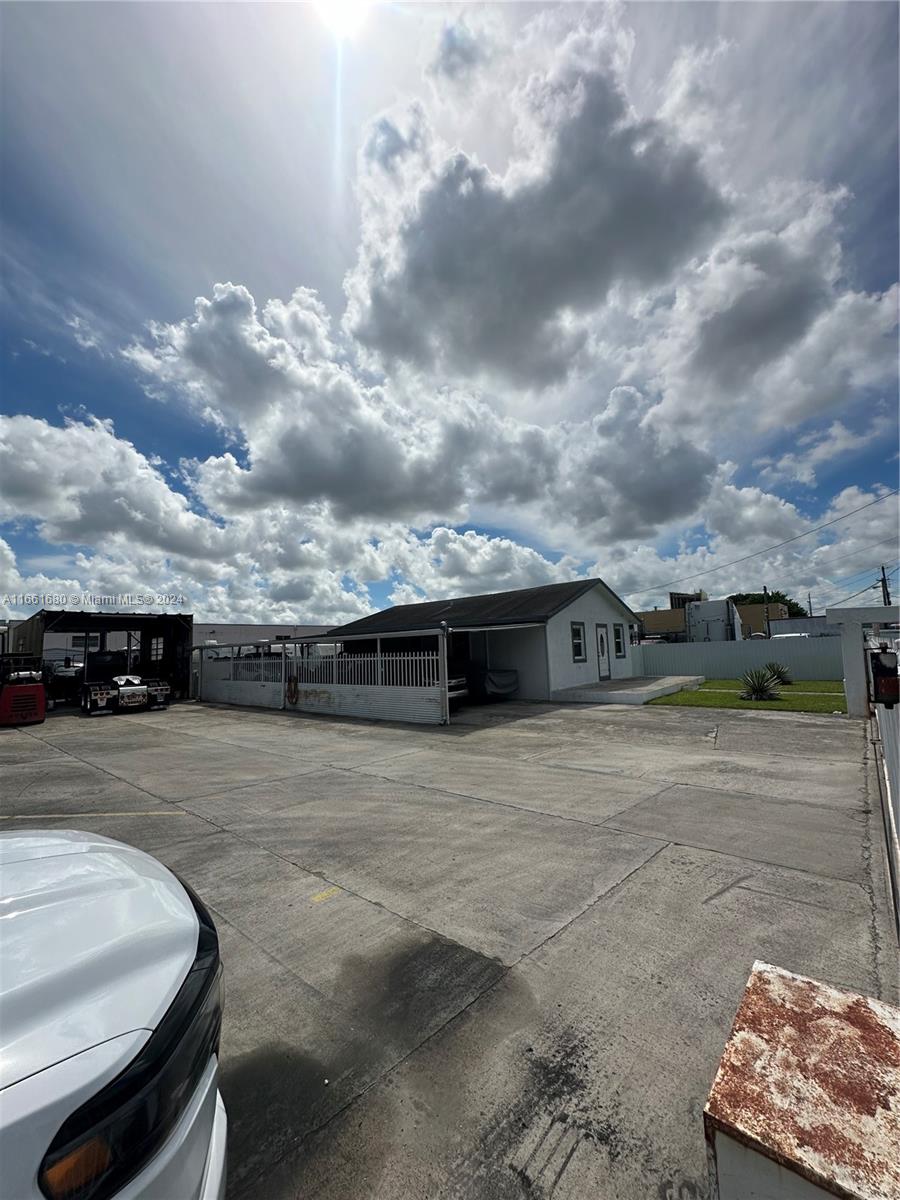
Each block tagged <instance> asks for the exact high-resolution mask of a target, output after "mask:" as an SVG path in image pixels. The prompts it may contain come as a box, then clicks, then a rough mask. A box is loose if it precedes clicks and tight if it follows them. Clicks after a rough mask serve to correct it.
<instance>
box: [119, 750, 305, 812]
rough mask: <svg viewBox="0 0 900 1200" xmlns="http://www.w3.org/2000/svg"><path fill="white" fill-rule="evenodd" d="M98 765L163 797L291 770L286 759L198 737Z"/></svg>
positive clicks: (258, 779) (199, 792) (121, 755)
mask: <svg viewBox="0 0 900 1200" xmlns="http://www.w3.org/2000/svg"><path fill="white" fill-rule="evenodd" d="M103 766H104V769H105V770H106V771H108V772H109V773H110V774H112V775H115V776H117V777H118V778H119V779H124V780H127V781H128V782H132V783H136V784H139V785H140V786H141V787H142V788H144V789H145V790H146V791H148V792H151V793H152V794H153V795H155V796H160V797H162V798H164V799H167V800H182V799H187V798H189V797H191V796H205V795H209V794H210V793H212V792H216V791H221V790H222V789H223V788H226V787H229V786H232V787H239V786H240V785H241V784H246V783H259V784H263V783H265V782H266V781H267V780H270V779H279V778H280V779H285V778H289V777H290V776H292V775H294V774H296V773H297V768H296V763H295V761H294V760H293V759H291V758H290V757H286V756H282V755H277V754H273V753H272V752H271V751H269V750H265V749H263V750H252V749H248V748H240V747H237V748H236V747H233V746H227V745H224V744H222V745H218V744H213V743H209V742H206V741H204V740H202V739H196V740H192V741H191V742H189V743H188V744H186V745H176V746H173V747H171V749H169V750H168V751H167V752H166V753H160V751H159V750H157V749H155V748H154V749H148V750H131V751H124V752H115V753H111V754H106V755H104V757H103Z"/></svg>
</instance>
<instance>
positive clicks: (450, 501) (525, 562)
mask: <svg viewBox="0 0 900 1200" xmlns="http://www.w3.org/2000/svg"><path fill="white" fill-rule="evenodd" d="M488 47H490V49H488ZM632 50H633V38H632V36H631V34H630V32H629V31H628V29H627V26H626V25H625V23H624V20H623V19H622V17H621V13H620V12H619V10H617V9H615V8H606V7H604V8H603V9H602V10H601V9H600V8H599V7H597V8H588V9H586V10H584V9H581V8H578V9H576V8H575V6H558V7H556V8H554V9H552V10H550V11H547V12H541V13H538V14H537V15H535V16H534V17H530V16H529V17H528V19H527V20H526V21H525V23H524V25H522V26H521V27H520V32H519V34H518V35H517V40H516V41H515V42H514V43H513V44H512V46H504V45H501V43H500V41H499V40H496V39H495V40H491V39H490V38H488V39H487V40H486V39H485V36H484V30H482V29H481V28H480V27H476V19H475V17H473V16H471V14H469V13H468V12H467V13H466V15H465V18H460V19H458V20H457V21H456V22H455V23H454V24H452V25H449V26H447V27H446V28H445V29H444V32H443V34H442V36H441V39H440V42H439V44H438V47H437V51H436V57H435V58H434V61H433V64H432V68H431V77H430V78H431V87H430V89H426V94H425V95H423V96H421V97H419V98H418V99H414V100H413V101H412V102H411V103H406V104H401V105H400V107H399V108H395V109H393V110H392V111H390V112H387V113H383V114H380V115H376V116H375V117H374V119H373V120H372V122H371V124H370V126H369V129H368V132H367V134H366V136H365V138H364V140H363V144H362V146H361V148H360V153H359V160H358V171H359V174H358V197H359V206H360V213H361V231H360V247H359V254H358V258H357V261H356V263H355V265H354V266H353V268H352V269H351V271H350V272H349V273H348V276H347V278H346V280H345V291H346V297H347V311H346V313H345V315H344V319H343V321H341V322H340V323H337V324H334V323H333V322H332V314H331V313H330V312H329V311H328V309H327V307H326V306H325V305H324V304H323V302H322V300H321V299H320V297H319V296H318V295H317V294H316V293H315V292H314V291H313V290H311V289H310V288H307V287H303V286H300V287H297V288H295V289H294V290H293V292H292V293H291V294H290V295H288V297H287V298H286V299H270V300H268V301H265V300H264V296H265V294H266V293H259V294H258V295H257V297H254V295H253V294H252V293H251V291H250V289H249V288H248V287H246V286H243V284H241V283H234V282H221V283H217V284H216V285H215V286H214V287H213V288H212V290H211V292H210V294H208V295H205V296H201V297H200V298H199V299H197V301H196V303H195V306H194V309H193V311H192V312H189V313H187V314H186V315H184V316H183V317H182V319H174V320H169V321H166V322H157V323H152V324H151V325H150V326H149V327H148V328H147V330H146V331H145V333H143V334H141V335H140V336H137V337H134V338H133V339H132V341H131V342H130V344H129V345H128V346H127V347H126V348H125V349H124V351H123V352H122V353H123V356H124V362H125V363H126V364H127V367H128V369H129V370H130V371H133V372H134V373H135V374H136V375H137V377H138V378H139V379H140V380H141V381H142V382H143V385H144V387H145V390H146V392H147V395H148V398H149V399H148V403H149V404H152V405H164V404H166V403H170V402H175V403H178V404H181V405H185V404H186V405H187V406H188V408H189V409H190V411H191V412H192V413H193V414H194V415H195V417H196V418H197V420H198V422H201V423H203V424H204V425H205V428H206V433H207V435H208V438H209V444H210V446H211V448H210V449H209V450H206V451H204V452H203V453H202V454H198V455H197V457H196V458H194V459H192V460H190V461H185V462H180V463H177V464H174V463H173V464H172V465H168V464H166V463H164V462H162V461H161V460H159V459H156V458H154V457H153V456H148V455H145V454H143V453H142V452H141V451H140V449H139V447H137V446H135V445H133V444H131V443H129V442H128V441H126V440H124V439H122V438H120V437H118V436H117V435H116V433H115V430H114V428H113V426H112V425H111V424H110V423H109V422H108V421H99V420H94V419H92V418H88V419H83V420H77V421H69V422H67V423H65V424H63V425H55V424H53V423H51V422H49V421H46V420H38V419H36V418H32V417H15V418H10V419H8V420H7V421H6V422H5V423H4V424H3V425H2V427H0V519H2V520H5V521H7V522H10V523H11V524H12V525H13V527H16V526H17V525H25V526H27V527H29V529H30V527H31V525H32V524H35V525H36V527H37V531H38V533H39V534H40V536H41V537H43V539H44V540H45V541H46V542H47V543H48V544H50V545H51V546H57V547H62V548H64V555H63V560H64V561H63V560H61V561H60V562H59V564H58V566H54V565H53V564H52V563H51V562H50V560H49V559H47V560H46V562H47V564H48V565H47V567H46V572H47V578H48V579H49V578H51V577H54V576H55V575H56V574H59V575H60V576H68V575H71V576H72V577H73V578H74V579H77V580H81V581H83V582H84V583H85V584H90V585H91V586H92V587H96V588H97V589H98V590H99V589H103V588H107V589H108V590H116V591H128V590H139V588H141V587H143V586H146V585H147V584H148V583H149V582H150V581H151V580H152V581H153V583H154V584H160V585H162V584H163V583H165V585H166V590H178V591H183V592H184V593H185V594H186V595H188V596H189V597H190V603H191V605H192V606H193V607H194V609H195V611H197V612H198V613H203V614H204V615H207V616H209V617H210V618H212V619H215V620H226V619H228V618H243V619H247V620H266V621H285V622H294V621H307V620H308V621H318V620H321V621H322V622H323V623H325V622H338V621H341V620H349V619H352V618H354V617H356V616H359V615H361V614H362V613H364V612H366V611H368V610H369V609H370V608H371V607H372V606H373V603H374V601H373V598H372V592H371V587H372V585H374V584H378V585H380V586H381V588H383V589H389V590H390V594H391V596H392V598H393V599H394V600H395V601H397V602H405V601H406V600H409V599H415V598H420V597H422V596H429V597H432V596H435V597H437V596H446V595H452V594H457V593H465V592H470V593H471V592H479V591H491V590H500V589H503V588H507V587H515V586H528V585H531V584H535V583H542V582H548V581H552V580H555V579H566V578H572V577H577V576H579V575H583V574H585V573H597V574H600V575H602V576H603V577H604V578H606V579H608V581H609V582H610V583H611V585H612V586H614V587H615V588H616V589H617V590H618V591H620V592H629V593H634V594H633V596H632V600H633V602H634V603H635V604H638V602H639V600H641V599H642V598H643V601H644V602H646V600H647V588H648V587H649V588H650V589H651V601H650V602H652V595H653V588H657V587H658V588H661V589H662V591H664V590H665V589H664V585H665V583H666V581H667V580H669V579H671V578H673V577H679V576H681V575H691V574H692V573H695V572H697V571H705V570H707V569H708V568H709V567H710V566H716V565H718V564H721V563H723V562H728V561H729V560H730V558H732V557H740V556H742V555H743V554H746V553H755V552H756V551H757V550H759V549H763V548H764V547H766V546H767V545H770V544H772V543H773V542H776V541H780V540H782V539H783V538H785V537H792V536H793V535H794V534H796V533H801V532H804V531H805V530H806V529H808V528H810V527H811V525H812V524H814V523H815V520H818V519H821V517H816V518H815V519H814V518H813V517H812V516H810V515H808V514H806V513H804V512H803V511H801V509H800V508H799V507H798V506H797V505H796V504H792V503H790V502H788V501H786V500H785V499H784V498H783V497H781V496H779V495H778V494H776V492H775V491H774V490H773V489H774V487H775V485H776V484H779V483H782V482H800V483H805V484H808V485H810V486H811V485H812V484H813V483H814V482H815V479H816V472H817V471H820V472H821V470H822V468H823V467H824V465H825V464H827V463H828V462H830V461H831V460H832V459H834V458H835V457H837V456H839V455H849V454H850V453H852V452H853V451H854V450H859V449H862V448H863V447H864V446H868V445H871V444H874V442H875V441H876V440H877V438H878V437H882V436H886V435H887V433H888V432H889V431H890V430H892V429H893V428H894V423H893V418H892V416H890V414H889V413H888V412H887V411H886V410H885V411H884V412H881V415H880V416H879V417H878V418H877V419H876V421H875V422H873V423H872V424H871V425H867V424H866V421H865V420H864V414H866V413H867V412H871V411H872V408H871V406H872V403H873V401H874V402H876V403H877V401H878V399H879V397H880V396H886V395H888V394H891V393H892V392H893V393H894V394H895V385H896V317H897V291H896V289H892V290H889V291H885V292H883V293H881V292H877V291H874V292H866V291H865V290H864V289H863V288H862V287H861V286H859V285H857V284H851V283H850V282H849V280H850V279H852V278H853V273H852V272H851V271H850V270H848V263H847V261H846V258H845V253H844V247H843V246H842V242H841V220H842V217H841V214H842V213H843V212H845V211H846V209H847V206H849V205H851V204H853V202H854V201H853V198H852V197H851V196H850V195H849V194H848V193H847V192H846V191H845V190H844V189H842V188H840V187H833V186H829V187H826V186H825V185H824V184H822V183H820V182H816V181H814V180H813V181H810V180H799V181H791V180H785V179H780V180H778V181H774V182H772V181H766V180H759V181H756V182H755V183H754V184H753V186H752V187H750V186H747V185H746V181H745V185H744V188H743V190H739V189H738V188H737V187H736V186H734V185H733V183H732V182H731V181H730V179H729V172H728V166H729V159H730V157H731V156H733V154H734V152H735V149H734V148H735V146H736V145H739V144H740V138H739V136H738V135H739V132H740V129H741V127H742V125H741V123H742V122H746V120H747V118H748V114H747V113H746V111H745V112H738V111H737V109H736V108H735V106H734V105H733V103H732V102H728V101H725V102H723V100H722V82H723V79H724V78H725V77H726V76H727V61H728V56H729V55H730V54H731V53H732V47H730V46H726V45H725V44H724V43H717V44H715V45H713V46H711V47H710V46H707V47H693V48H690V49H688V50H685V51H684V52H683V53H682V55H681V56H680V57H679V58H678V59H677V60H676V61H675V63H674V66H671V69H670V66H669V64H670V62H671V59H669V60H667V63H666V68H665V69H666V70H669V71H670V73H669V75H668V77H667V79H666V80H664V81H663V86H662V89H661V91H657V92H656V93H655V96H656V100H657V101H659V103H658V106H657V108H656V110H655V111H652V106H651V110H648V109H647V108H646V106H645V108H644V109H642V110H641V111H639V110H638V108H637V107H636V105H635V103H634V101H633V97H632V96H631V95H629V93H628V90H627V88H626V84H625V80H626V78H631V77H632V76H630V75H629V74H628V69H629V62H630V56H631V54H632ZM487 53H491V54H492V59H491V69H490V70H489V71H483V70H478V67H479V66H481V65H483V63H484V61H485V55H486V54H487ZM455 84H459V85H462V86H454V85H455ZM464 89H468V90H467V91H465V92H464ZM429 91H430V93H431V95H430V96H429V94H428V93H429ZM660 96H661V100H659V98H660ZM466 105H471V106H472V107H473V109H474V110H475V111H476V113H478V114H482V115H483V116H484V117H485V121H484V122H482V124H484V123H487V124H490V123H491V122H490V121H487V117H488V116H490V117H491V118H493V116H495V115H496V116H497V119H498V121H503V122H505V124H506V125H507V126H509V130H507V131H505V132H508V138H507V141H508V145H504V146H503V148H502V150H503V152H502V153H497V154H492V153H489V152H486V151H485V150H484V146H485V145H487V147H488V150H490V148H491V147H490V143H489V141H487V142H483V143H482V144H481V152H480V153H479V152H477V151H476V150H475V149H474V148H473V146H472V145H471V144H469V141H468V139H467V138H466V137H464V136H460V137H456V135H455V130H456V129H460V130H465V129H466V128H467V126H466V125H465V122H464V121H463V120H462V117H463V114H464V109H465V106H466ZM475 123H476V122H472V125H473V126H474V124H475ZM448 131H454V132H452V133H450V132H448ZM451 137H452V141H451ZM500 140H501V141H502V139H500ZM67 311H68V310H67ZM86 311H87V310H85V312H81V311H80V310H78V311H76V310H74V309H73V310H72V312H73V313H75V317H74V318H73V321H75V320H77V323H73V321H70V322H69V333H70V336H74V337H75V339H76V340H77V341H79V343H80V344H82V346H83V348H90V349H96V348H97V347H95V346H92V345H89V343H90V342H91V341H92V339H93V338H94V336H95V334H94V330H95V325H94V323H93V322H91V323H90V324H86V323H84V321H86V320H87V318H86V316H85V313H86ZM338 315H339V314H337V313H335V314H334V316H335V317H336V318H337V317H338ZM107 341H108V338H107V337H106V334H105V333H104V334H103V344H104V345H106V343H107ZM120 361H121V360H120ZM838 407H839V408H840V419H837V414H836V413H835V412H834V411H833V410H835V409H836V408H838ZM878 411H880V410H878ZM792 430H793V431H794V432H788V435H787V436H788V437H789V438H790V442H789V443H787V444H786V443H785V433H786V431H792ZM754 460H755V465H756V468H757V472H758V477H757V478H756V479H755V480H753V479H751V480H750V482H749V483H748V482H746V481H744V482H740V483H739V482H737V481H738V480H742V479H743V477H742V476H741V475H740V464H746V463H749V462H753V461H754ZM860 494H862V493H860ZM853 500H854V495H851V494H850V493H849V492H848V493H841V495H840V496H839V497H837V498H835V500H834V502H833V505H834V507H833V511H835V512H836V513H839V512H840V505H842V504H843V505H845V508H846V509H847V510H849V508H850V507H852V506H853ZM824 503H825V502H824V501H822V502H820V503H819V504H818V505H815V504H812V505H810V508H811V509H812V508H815V509H816V511H817V512H821V508H822V505H823V504H824ZM882 508H883V509H885V510H887V509H888V508H889V505H888V504H885V505H884V506H882ZM882 508H878V509H874V510H872V513H873V514H874V513H879V514H881V513H882ZM828 511H829V512H831V511H832V508H829V509H828ZM889 516H890V514H888V515H887V516H884V515H883V514H882V516H880V517H879V520H882V519H883V520H884V521H888V519H889ZM893 520H894V524H896V512H894V514H893ZM851 525H852V526H853V528H854V530H855V519H854V520H852V521H851V522H848V526H847V535H848V543H849V546H850V551H849V552H851V553H854V552H855V551H856V548H857V547H859V546H862V545H863V544H864V543H863V538H864V536H865V535H864V534H858V533H856V532H853V533H852V534H851V533H850V526H851ZM471 526H475V527H476V528H475V529H473V528H471ZM486 529H497V530H504V531H506V532H504V533H503V534H502V535H494V536H492V535H490V534H489V533H487V532H482V531H484V530H486ZM830 540H833V539H829V537H827V536H826V537H824V538H821V539H819V538H816V539H815V540H813V541H811V542H810V543H805V542H800V543H798V544H797V545H796V547H794V548H790V547H789V548H787V549H785V550H784V551H779V552H777V553H776V554H774V555H766V556H764V557H763V558H761V559H760V560H759V562H758V563H757V562H756V561H755V560H754V562H753V565H752V566H750V567H749V568H739V569H737V570H736V571H731V570H730V569H728V570H725V571H722V572H721V573H718V572H717V573H715V574H713V575H710V576H709V577H708V579H707V580H706V582H703V581H701V585H702V586H707V585H709V590H710V591H711V592H712V593H715V591H716V590H725V591H727V590H736V589H738V588H741V589H743V588H744V587H746V586H750V585H751V584H752V583H753V582H754V576H753V574H752V573H753V572H756V577H757V578H767V579H768V580H769V581H770V582H771V583H772V585H773V586H775V584H776V583H777V582H778V581H779V580H782V581H784V582H785V583H790V582H792V580H791V579H790V576H796V577H798V578H801V579H802V580H804V581H807V580H810V579H811V581H810V584H809V586H813V587H816V586H818V584H821V586H822V587H823V589H824V588H826V587H827V586H830V585H829V584H828V578H829V577H828V573H827V572H828V563H827V561H826V562H825V564H824V573H823V572H821V571H820V570H819V567H818V565H817V564H818V560H819V559H820V558H822V555H821V554H819V551H818V550H817V549H816V546H817V545H818V544H819V543H821V548H822V549H824V550H825V551H827V550H828V549H829V543H830ZM535 546H543V547H548V548H549V549H548V550H547V551H546V552H544V551H541V550H538V549H535V548H534V547H535ZM659 547H664V549H660V548H659ZM817 556H818V557H817ZM809 564H815V565H813V566H810V565H809ZM0 567H2V569H3V570H4V571H6V572H7V573H8V574H9V575H10V578H13V577H15V578H17V579H20V580H24V579H27V578H38V577H39V573H40V572H38V575H34V576H29V575H28V571H29V570H38V567H37V566H35V567H34V568H27V569H26V568H25V567H24V566H21V565H16V564H15V563H13V564H12V565H10V564H9V563H8V562H7V561H6V559H2V558H0ZM44 569H45V568H40V570H44ZM748 572H749V573H750V574H749V575H748ZM378 594H379V595H380V594H381V592H379V593H378ZM822 594H823V595H824V594H826V593H825V592H824V591H823V593H822ZM659 596H660V598H662V592H660V593H659Z"/></svg>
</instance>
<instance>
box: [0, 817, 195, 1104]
mask: <svg viewBox="0 0 900 1200" xmlns="http://www.w3.org/2000/svg"><path fill="white" fill-rule="evenodd" d="M198 932H199V922H198V920H197V915H196V913H195V912H194V907H193V905H192V904H191V901H190V898H189V896H188V894H187V892H186V891H185V890H184V888H183V887H182V886H181V884H180V883H179V882H178V880H177V879H176V878H175V876H174V875H173V874H172V873H171V871H169V870H167V869H166V868H165V867H164V866H163V865H162V864H161V863H159V862H157V861H156V859H154V858H151V857H150V856H149V855H148V854H144V853H143V852H142V851H140V850H135V849H134V848H133V847H131V846H125V845H123V844H122V843H121V842H115V841H113V840H112V839H110V838H104V837H98V836H97V835H95V834H89V833H77V832H74V831H71V830H58V831H55V832H38V831H30V832H29V833H27V834H18V833H2V834H0V1088H5V1087H8V1086H9V1085H10V1084H13V1083H16V1082H18V1081H19V1080H20V1079H24V1078H25V1077H26V1076H28V1075H33V1074H34V1073H35V1072H36V1071H42V1070H44V1069H45V1068H46V1067H49V1066H52V1065H53V1064H54V1063H58V1062H61V1061H62V1060H63V1059H65V1058H70V1057H71V1056H72V1055H73V1054H80V1053H81V1052H82V1051H83V1050H87V1049H89V1048H90V1047H92V1046H96V1045H98V1044H99V1043H100V1042H104V1041H107V1040H108V1039H109V1038H114V1037H117V1036H119V1035H120V1034H123V1033H130V1032H132V1031H133V1030H137V1029H147V1030H152V1029H154V1028H155V1027H156V1025H157V1024H158V1022H159V1020H160V1018H161V1017H162V1016H163V1014H164V1013H165V1011H166V1009H167V1008H168V1007H169V1005H170V1004H171V1002H172V1000H173V998H174V996H175V994H176V992H177V991H178V988H179V987H180V986H181V983H182V981H183V980H184V978H185V976H186V975H187V973H188V971H189V969H190V967H191V964H192V963H193V961H194V957H195V955H196V952H197V937H198Z"/></svg>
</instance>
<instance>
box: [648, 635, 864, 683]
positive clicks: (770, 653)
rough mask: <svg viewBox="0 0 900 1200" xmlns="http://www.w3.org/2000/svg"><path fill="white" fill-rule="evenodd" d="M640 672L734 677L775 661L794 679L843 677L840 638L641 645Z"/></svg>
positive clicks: (723, 677)
mask: <svg viewBox="0 0 900 1200" xmlns="http://www.w3.org/2000/svg"><path fill="white" fill-rule="evenodd" d="M640 650H641V655H640V659H641V663H642V666H641V668H640V669H641V671H642V673H643V674H644V675H705V676H706V678H707V679H738V678H740V676H741V675H743V673H744V672H745V671H749V670H751V669H753V668H754V667H764V666H765V665H766V663H770V662H779V663H782V664H783V665H784V666H786V667H787V668H788V670H789V671H790V672H791V674H792V675H793V677H794V678H795V679H843V678H844V660H843V655H842V653H841V639H840V638H778V639H777V640H776V641H768V640H757V639H752V640H750V641H744V642H673V643H668V644H661V645H658V646H647V645H644V646H641V647H640Z"/></svg>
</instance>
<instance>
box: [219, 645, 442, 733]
mask: <svg viewBox="0 0 900 1200" xmlns="http://www.w3.org/2000/svg"><path fill="white" fill-rule="evenodd" d="M228 649H230V648H227V647H219V648H218V650H217V651H216V656H215V657H213V656H212V655H211V654H210V655H207V656H206V657H204V658H203V661H202V662H201V663H199V669H198V672H197V681H198V683H197V686H198V694H199V698H200V699H201V700H207V701H211V702H212V703H214V704H240V705H250V706H253V707H258V708H277V709H287V710H291V709H294V710H298V711H301V712H318V713H329V714H331V715H341V716H357V717H370V718H375V719H376V720H379V719H380V720H390V721H414V722H423V723H426V724H439V723H441V722H442V721H444V720H445V719H446V713H447V702H446V694H445V693H446V688H445V687H442V686H441V681H440V655H439V654H438V653H437V652H436V651H435V652H402V653H396V654H391V653H389V652H388V653H382V654H352V653H350V654H346V653H345V654H335V653H322V654H320V653H317V652H312V653H310V648H309V647H308V646H305V645H293V644H290V645H286V646H285V649H284V654H283V655H282V654H272V655H269V654H266V655H261V656H255V655H246V656H244V657H241V656H240V655H237V654H235V656H233V657H230V656H228V654H227V650H228ZM236 649H237V647H235V650H236ZM329 650H330V647H329Z"/></svg>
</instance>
